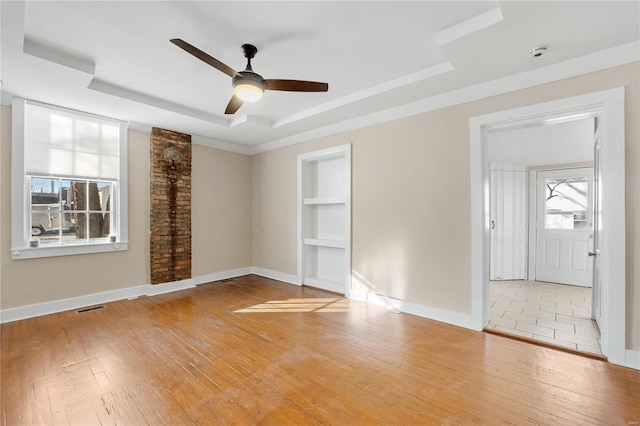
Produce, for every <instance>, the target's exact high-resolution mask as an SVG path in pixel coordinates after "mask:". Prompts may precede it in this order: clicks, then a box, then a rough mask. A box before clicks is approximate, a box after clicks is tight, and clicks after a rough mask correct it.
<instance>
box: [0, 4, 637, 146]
mask: <svg viewBox="0 0 640 426" xmlns="http://www.w3.org/2000/svg"><path fill="white" fill-rule="evenodd" d="M639 6H640V3H639V2H637V1H622V2H615V1H578V2H565V1H554V2H546V1H545V2H541V1H532V2H526V1H500V2H498V1H469V2H463V1H454V2H452V1H410V2H401V1H375V2H362V1H342V2H327V1H319V2H310V1H297V2H281V1H274V2H272V1H258V2H244V1H236V2H216V1H202V2H189V1H168V2H158V1H150V2H144V1H136V2H129V1H112V2H108V1H107V2H94V1H87V2H83V1H67V2H60V1H42V2H40V1H28V2H26V3H25V2H21V1H15V2H13V1H10V2H7V1H3V2H1V4H0V7H1V9H0V11H1V13H2V17H1V19H2V21H1V24H2V34H1V36H2V39H1V43H2V44H1V48H2V50H1V64H0V65H1V67H0V71H1V76H0V78H1V79H2V81H3V86H2V104H4V105H9V104H10V103H11V96H12V95H13V96H20V97H25V98H28V99H33V100H38V101H41V102H47V103H52V104H56V105H60V106H64V107H68V108H73V109H78V110H84V111H89V112H93V113H96V114H101V115H105V116H109V117H114V118H119V119H123V120H127V121H130V122H131V123H132V126H133V127H134V128H135V127H136V126H137V127H140V128H144V127H149V126H157V127H163V128H167V129H171V130H176V131H181V132H185V133H189V134H192V135H195V138H194V141H195V142H197V143H202V144H205V145H211V146H218V147H221V148H225V149H230V150H236V151H238V152H246V153H252V152H260V151H261V150H266V149H267V148H269V147H274V146H279V145H280V146H282V145H285V144H288V143H294V142H299V141H302V140H307V139H310V138H312V137H317V136H321V135H323V134H329V133H332V132H337V131H343V130H345V129H349V128H354V127H357V126H358V125H363V124H365V123H367V122H368V120H369V121H370V119H374V120H378V121H383V120H385V119H390V118H396V117H398V116H401V115H407V114H410V113H415V111H416V109H415V108H413V109H412V108H407V105H409V106H411V105H417V106H419V108H422V109H423V110H424V109H428V108H433V107H435V106H438V105H439V106H442V105H447V104H449V105H450V104H453V103H455V102H460V101H463V100H470V99H473V98H474V97H475V98H477V97H480V96H487V95H491V94H496V92H490V91H487V90H488V87H489V86H487V84H489V83H488V82H493V83H495V82H496V81H499V82H502V81H505V78H508V77H509V76H512V77H513V76H520V77H523V78H524V77H527V78H528V81H529V82H530V85H532V84H536V82H537V84H540V82H544V81H552V80H554V79H559V78H566V77H567V76H570V75H576V74H580V73H584V72H589V71H593V70H595V69H598V67H605V66H611V64H610V63H609V62H610V61H613V62H612V63H613V64H617V63H626V62H631V61H632V60H638V56H639V53H638V52H637V51H638V46H639V45H640V44H638V40H639V39H640V8H639ZM171 38H182V39H184V40H185V41H187V42H189V43H191V44H193V45H195V46H197V47H198V48H200V49H202V50H204V51H205V52H207V53H209V54H210V55H212V56H214V57H215V58H217V59H218V60H220V61H222V62H224V63H225V64H227V65H229V66H231V67H232V68H234V69H236V70H242V69H244V65H245V59H244V57H243V54H242V50H241V48H240V46H241V45H242V44H243V43H252V44H254V45H256V46H257V47H258V50H259V51H258V54H257V56H256V58H255V59H254V60H253V61H252V63H253V68H254V70H255V71H256V72H258V73H260V74H261V75H262V76H263V77H264V78H282V79H301V80H315V81H326V82H328V83H329V91H328V92H327V93H292V92H273V91H268V92H267V93H266V94H265V96H264V97H263V98H262V100H260V101H259V102H257V103H254V104H245V105H243V106H242V108H241V109H240V110H239V111H238V112H237V113H236V114H235V115H233V116H225V115H224V109H225V107H226V105H227V103H228V101H229V99H230V97H231V95H232V89H231V81H230V78H229V77H228V76H226V75H225V74H223V73H221V72H220V71H217V70H216V69H214V68H212V67H210V66H209V65H206V64H204V63H203V62H201V61H199V60H197V59H196V58H194V57H192V56H190V55H189V54H187V53H186V52H184V51H182V50H181V49H179V48H178V47H176V46H174V45H173V44H171V43H170V42H169V39H171ZM538 45H546V46H548V47H549V50H548V53H547V54H546V55H545V56H543V57H541V58H538V59H532V58H530V57H529V55H528V52H529V50H531V49H532V48H534V47H536V46H538ZM603 52H608V53H607V54H606V55H605V54H604V53H603ZM621 52H622V57H621V54H620V53H621ZM629 52H631V53H630V54H629ZM589 55H590V56H589ZM594 55H596V56H594ZM597 55H601V56H597ZM581 58H582V59H581ZM611 58H613V59H611ZM596 59H597V60H596ZM608 61H609V62H608ZM616 61H617V62H616ZM532 73H533V74H532ZM535 73H537V74H535ZM533 75H535V76H537V77H535V78H531V76H533ZM510 81H511V80H510ZM514 81H515V80H514ZM511 82H512V83H513V81H511ZM483 84H484V86H483ZM514 84H515V83H514ZM518 84H520V83H518ZM494 86H495V84H494ZM503 86H504V87H509V86H508V85H503ZM516 86H517V84H516ZM464 88H467V91H466V92H464V93H463V92H461V90H463V89H464ZM515 88H518V87H515V86H514V87H513V88H512V89H511V90H515ZM476 89H477V90H476ZM502 90H503V91H508V89H502ZM463 94H464V96H463ZM203 137H204V138H208V139H203Z"/></svg>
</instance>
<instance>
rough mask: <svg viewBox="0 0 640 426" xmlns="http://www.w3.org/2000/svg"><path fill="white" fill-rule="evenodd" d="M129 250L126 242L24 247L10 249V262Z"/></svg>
mask: <svg viewBox="0 0 640 426" xmlns="http://www.w3.org/2000/svg"><path fill="white" fill-rule="evenodd" d="M128 249H129V242H128V241H119V242H117V243H110V242H105V243H93V244H73V245H71V244H70V245H66V246H51V247H47V246H43V247H37V248H33V247H25V248H19V249H11V259H12V260H22V259H37V258H40V257H54V256H71V255H78V254H91V253H108V252H114V251H125V250H128Z"/></svg>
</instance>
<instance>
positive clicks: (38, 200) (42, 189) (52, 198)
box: [31, 177, 60, 210]
mask: <svg viewBox="0 0 640 426" xmlns="http://www.w3.org/2000/svg"><path fill="white" fill-rule="evenodd" d="M59 190H60V181H59V180H58V179H46V178H35V177H34V178H31V205H32V206H38V207H37V208H36V207H34V208H33V210H42V209H50V208H53V210H59V209H60V207H59V203H60V197H59Z"/></svg>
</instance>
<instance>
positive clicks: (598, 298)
mask: <svg viewBox="0 0 640 426" xmlns="http://www.w3.org/2000/svg"><path fill="white" fill-rule="evenodd" d="M593 158H594V160H593V161H594V168H593V177H594V179H593V212H594V214H593V248H592V250H591V251H590V252H589V256H591V258H592V259H593V287H592V291H591V305H592V306H591V313H592V315H593V319H594V320H596V322H597V323H598V326H599V327H600V330H604V327H603V325H602V283H601V281H600V269H601V260H600V241H602V220H601V215H602V197H601V194H602V185H601V183H602V174H601V173H602V169H601V167H600V129H599V126H598V119H596V133H595V136H594V143H593Z"/></svg>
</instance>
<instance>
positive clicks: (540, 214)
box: [535, 167, 593, 287]
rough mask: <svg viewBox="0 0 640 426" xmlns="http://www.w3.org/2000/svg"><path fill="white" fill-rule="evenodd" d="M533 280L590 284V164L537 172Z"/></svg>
mask: <svg viewBox="0 0 640 426" xmlns="http://www.w3.org/2000/svg"><path fill="white" fill-rule="evenodd" d="M536 209H537V215H536V216H537V224H536V271H535V272H536V280H537V281H548V282H554V283H560V284H571V285H577V286H583V287H591V285H592V279H593V262H592V261H591V256H589V252H590V251H591V250H592V249H593V220H592V217H593V167H585V168H579V169H563V170H548V171H541V172H538V173H537V206H536Z"/></svg>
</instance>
